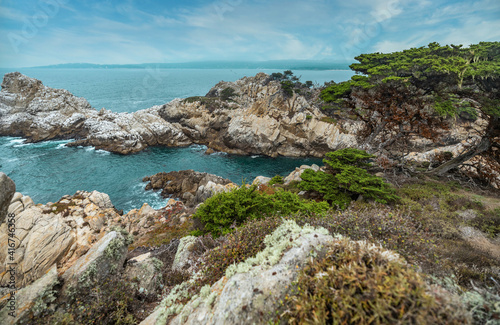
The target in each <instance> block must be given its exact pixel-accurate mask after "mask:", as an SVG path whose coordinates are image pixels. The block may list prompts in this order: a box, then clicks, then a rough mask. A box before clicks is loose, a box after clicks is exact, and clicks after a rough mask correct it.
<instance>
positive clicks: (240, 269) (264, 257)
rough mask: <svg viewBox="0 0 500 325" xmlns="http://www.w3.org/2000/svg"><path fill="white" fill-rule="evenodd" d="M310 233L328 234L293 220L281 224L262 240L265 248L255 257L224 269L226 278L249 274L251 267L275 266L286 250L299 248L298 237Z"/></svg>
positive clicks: (325, 231)
mask: <svg viewBox="0 0 500 325" xmlns="http://www.w3.org/2000/svg"><path fill="white" fill-rule="evenodd" d="M312 233H317V234H321V235H328V234H329V233H328V230H326V229H325V228H321V227H320V228H314V227H311V226H309V225H305V226H304V227H300V226H299V225H297V223H296V222H295V221H293V220H285V221H283V223H282V224H281V225H280V226H279V227H278V228H276V230H274V231H273V233H272V234H270V235H267V236H266V238H264V244H265V245H266V248H265V249H264V250H263V251H261V252H259V253H257V255H256V256H255V257H251V258H248V259H246V260H245V261H244V262H241V263H238V264H233V265H230V266H229V267H228V268H227V269H226V277H227V278H230V277H231V276H233V275H234V274H236V273H246V272H249V271H250V270H251V269H252V267H253V266H256V265H261V266H263V267H265V268H268V267H271V266H273V265H275V264H277V263H278V262H279V261H280V259H281V257H282V255H283V252H284V251H285V250H286V249H288V248H290V247H294V246H299V244H300V243H301V241H300V237H301V236H304V235H307V234H312Z"/></svg>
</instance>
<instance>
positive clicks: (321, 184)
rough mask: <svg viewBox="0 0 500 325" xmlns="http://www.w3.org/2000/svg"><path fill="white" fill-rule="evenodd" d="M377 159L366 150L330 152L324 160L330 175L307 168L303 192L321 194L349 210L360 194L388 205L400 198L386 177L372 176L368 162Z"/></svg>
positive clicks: (348, 149) (303, 180) (303, 176)
mask: <svg viewBox="0 0 500 325" xmlns="http://www.w3.org/2000/svg"><path fill="white" fill-rule="evenodd" d="M371 158H374V156H372V155H370V154H368V153H366V152H365V151H363V150H358V149H354V148H347V149H342V150H337V151H334V152H329V153H327V154H326V158H325V159H324V160H323V162H324V163H325V165H326V167H327V172H323V171H317V172H316V171H314V170H312V169H307V170H305V171H304V173H302V175H301V178H302V182H301V183H300V184H299V187H300V189H302V190H305V191H314V192H318V193H319V194H321V195H322V196H323V199H324V200H326V201H328V202H330V203H331V204H332V205H337V206H338V207H340V208H341V209H345V208H346V207H347V206H348V205H349V203H350V202H351V201H352V200H353V199H356V198H357V197H358V196H359V195H363V196H364V197H366V198H371V199H374V200H375V201H377V202H380V203H387V202H389V201H395V200H397V199H399V198H398V197H397V196H396V195H395V194H394V193H395V192H394V189H393V188H392V187H391V186H390V185H389V184H388V183H385V182H384V181H383V179H382V178H380V177H377V176H374V175H371V174H369V173H368V172H367V171H366V170H365V169H364V168H366V167H369V166H370V164H369V163H368V160H369V159H371Z"/></svg>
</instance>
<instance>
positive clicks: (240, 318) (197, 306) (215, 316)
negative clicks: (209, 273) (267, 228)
mask: <svg viewBox="0 0 500 325" xmlns="http://www.w3.org/2000/svg"><path fill="white" fill-rule="evenodd" d="M332 241H333V238H332V236H330V235H329V234H328V231H326V230H325V229H323V228H313V227H308V226H306V227H303V228H302V227H299V226H298V225H297V224H296V223H295V222H293V221H285V222H284V223H283V224H282V225H281V226H280V227H278V228H277V229H276V230H275V231H274V232H273V233H272V234H271V235H268V236H267V237H266V238H265V244H266V248H265V249H264V250H263V251H262V252H260V253H258V254H257V255H256V256H255V257H252V258H249V259H247V260H246V261H245V262H242V263H240V264H238V265H233V266H230V267H229V268H228V269H227V270H226V276H225V277H223V278H221V279H220V280H219V281H218V282H216V283H215V284H214V285H213V286H208V285H207V286H205V287H203V288H202V289H201V291H200V294H199V295H196V296H194V297H193V298H192V299H191V301H189V302H188V303H187V304H186V305H180V304H177V303H176V297H183V295H184V293H183V290H185V285H184V284H181V285H179V286H177V287H176V288H174V289H173V290H172V291H171V292H170V294H169V296H167V297H166V298H165V299H164V300H163V301H162V303H161V304H160V306H159V307H158V309H157V310H156V311H155V313H153V314H152V315H151V316H150V317H149V318H148V319H146V320H145V321H144V322H143V324H153V323H154V322H155V323H156V324H165V323H166V322H167V319H168V317H169V316H172V315H175V316H174V317H173V318H172V319H171V320H170V324H264V323H266V322H267V321H269V320H270V319H271V318H272V316H274V314H273V313H274V311H275V310H276V309H277V308H278V306H279V303H280V300H282V299H284V297H285V296H286V294H287V293H288V292H289V291H290V290H291V288H292V282H293V281H294V280H295V279H296V277H297V275H298V272H299V270H301V269H302V268H303V267H304V266H305V264H306V263H307V260H308V257H313V256H316V255H318V254H321V253H322V250H323V249H324V248H325V247H326V245H327V244H328V243H331V242H332Z"/></svg>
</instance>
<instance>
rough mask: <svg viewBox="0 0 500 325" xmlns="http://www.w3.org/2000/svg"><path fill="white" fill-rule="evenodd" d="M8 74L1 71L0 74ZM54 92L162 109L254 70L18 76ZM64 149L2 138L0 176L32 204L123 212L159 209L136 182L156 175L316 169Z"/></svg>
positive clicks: (319, 78)
mask: <svg viewBox="0 0 500 325" xmlns="http://www.w3.org/2000/svg"><path fill="white" fill-rule="evenodd" d="M11 71H13V70H5V69H0V73H2V75H3V74H5V73H7V72H11ZM17 71H20V72H21V73H23V74H25V75H27V76H29V77H34V78H37V79H39V80H41V81H42V82H43V84H44V85H46V86H49V87H52V88H62V89H67V90H69V91H70V92H72V93H73V94H74V95H76V96H79V97H84V98H85V99H87V100H88V101H89V103H90V104H91V105H92V106H93V107H95V108H96V109H100V108H103V107H104V108H106V109H110V110H112V111H115V112H134V111H137V110H140V109H145V108H149V107H151V106H154V105H161V104H165V103H167V102H169V101H171V100H172V99H174V98H184V97H190V96H202V95H205V94H206V93H207V92H208V91H209V90H210V88H211V87H212V86H214V85H215V84H216V83H217V82H219V81H221V80H224V81H235V80H237V79H240V78H242V77H244V76H254V75H255V74H257V73H258V72H260V71H262V72H265V73H268V74H270V73H273V72H279V71H280V70H257V69H156V68H155V67H154V66H152V67H151V68H146V69H18V70H17ZM294 73H295V75H297V76H301V81H306V80H311V81H313V82H315V83H316V84H320V85H322V84H323V83H324V82H325V81H330V80H334V81H336V82H339V81H344V80H347V79H349V78H350V77H351V76H352V74H353V73H352V71H348V70H322V71H315V70H297V71H294ZM67 142H68V141H45V142H41V143H36V144H27V143H24V141H23V139H21V138H14V137H0V171H2V172H4V173H6V174H7V175H8V176H9V177H10V178H12V179H13V180H14V181H15V183H16V187H17V191H18V192H21V193H23V194H24V195H29V196H30V197H31V198H33V200H34V201H35V203H43V204H45V203H47V202H55V201H57V200H59V199H60V198H61V197H62V196H64V195H66V194H70V195H72V194H74V193H75V192H76V191H77V190H86V191H93V190H97V191H100V192H104V193H107V194H108V195H109V196H110V198H111V201H112V202H113V204H114V205H115V206H116V207H117V208H118V209H123V210H124V211H125V212H127V211H129V210H131V209H134V208H140V207H141V206H142V204H143V203H148V204H149V205H151V206H152V207H153V208H155V209H159V208H162V207H163V206H164V205H165V203H166V199H163V198H162V197H161V196H160V195H159V193H156V192H152V191H145V190H144V187H145V185H146V184H145V183H143V182H142V178H143V177H145V176H150V175H153V174H155V173H158V172H169V171H174V170H182V169H194V170H196V171H200V172H207V173H212V174H216V175H219V176H222V177H225V178H228V179H230V180H232V181H233V182H236V183H239V184H241V183H242V182H247V183H248V182H252V181H253V179H254V178H255V177H256V176H259V175H262V176H268V177H272V176H274V175H287V174H288V173H290V172H291V171H293V170H294V169H295V168H296V167H298V166H300V165H303V164H309V165H310V164H313V163H316V164H321V160H320V159H316V158H309V159H303V158H283V157H279V158H268V157H261V156H236V155H226V154H221V153H217V154H212V155H205V154H204V151H205V150H206V147H204V146H199V145H193V146H190V147H187V148H150V149H148V150H145V151H143V152H140V153H138V154H133V155H127V156H123V155H117V154H111V153H109V152H106V151H102V150H95V149H94V148H92V147H80V148H68V147H65V146H64V144H65V143H67Z"/></svg>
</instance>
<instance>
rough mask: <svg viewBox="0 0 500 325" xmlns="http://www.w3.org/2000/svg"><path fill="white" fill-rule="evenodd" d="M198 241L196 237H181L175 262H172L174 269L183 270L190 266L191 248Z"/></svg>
mask: <svg viewBox="0 0 500 325" xmlns="http://www.w3.org/2000/svg"><path fill="white" fill-rule="evenodd" d="M195 242H196V237H194V236H186V237H183V238H181V240H180V242H179V246H178V247H177V253H176V254H175V258H174V262H173V263H172V269H174V270H176V269H177V270H183V269H185V268H187V267H189V266H190V264H191V262H192V261H191V260H190V256H191V255H192V254H191V248H192V247H193V245H194V243H195Z"/></svg>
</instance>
